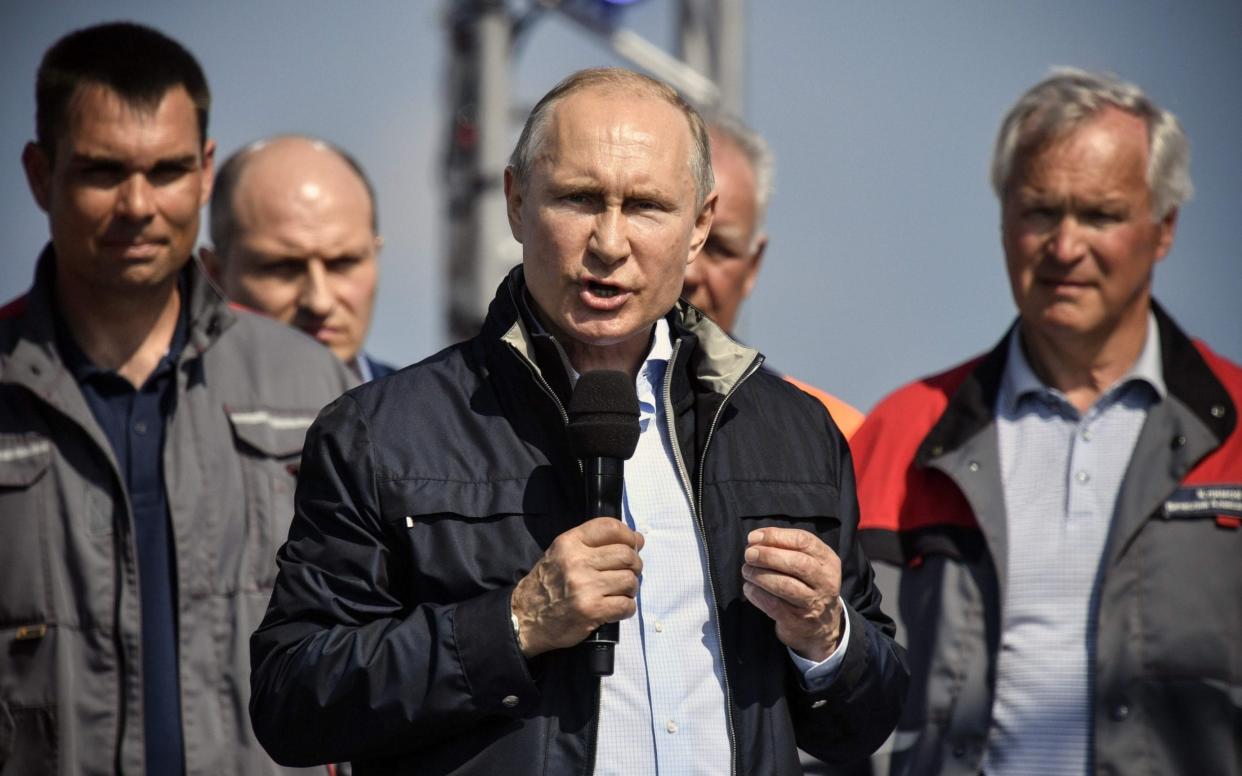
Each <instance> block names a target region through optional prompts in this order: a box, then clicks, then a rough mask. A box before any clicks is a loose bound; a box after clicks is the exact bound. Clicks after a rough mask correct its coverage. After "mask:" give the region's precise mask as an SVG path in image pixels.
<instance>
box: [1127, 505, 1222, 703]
mask: <svg viewBox="0 0 1242 776" xmlns="http://www.w3.org/2000/svg"><path fill="white" fill-rule="evenodd" d="M1210 489H1211V488H1210V487H1201V488H1199V489H1198V490H1199V491H1201V492H1203V491H1208V490H1210ZM1186 490H1193V489H1186ZM1216 490H1218V491H1228V492H1230V493H1233V494H1242V485H1237V484H1232V485H1224V486H1217V487H1216ZM1204 501H1205V502H1206V503H1204V504H1203V505H1202V507H1201V508H1197V509H1195V508H1191V509H1176V508H1170V507H1166V508H1165V510H1163V511H1162V512H1160V513H1158V514H1157V516H1156V517H1154V518H1153V519H1151V520H1149V521H1148V523H1147V524H1146V525H1145V526H1144V528H1143V530H1142V532H1141V533H1140V534H1139V538H1138V539H1137V540H1136V542H1135V544H1134V546H1133V547H1131V548H1129V549H1128V550H1127V551H1126V553H1125V554H1124V555H1123V556H1122V557H1121V559H1120V560H1119V561H1118V567H1119V569H1126V570H1129V571H1131V572H1132V574H1133V575H1134V577H1135V579H1136V580H1137V585H1138V586H1139V592H1138V593H1137V594H1136V595H1135V599H1136V600H1138V601H1141V602H1142V605H1141V606H1138V607H1137V615H1138V619H1139V621H1141V623H1142V640H1143V642H1142V643H1143V645H1144V648H1143V652H1144V658H1145V660H1146V662H1147V664H1148V666H1149V668H1150V670H1151V671H1152V672H1153V673H1156V674H1158V675H1161V676H1182V677H1185V676H1197V677H1203V678H1208V679H1212V680H1216V681H1225V682H1230V683H1233V684H1234V685H1235V686H1236V685H1239V684H1242V640H1239V638H1238V629H1239V628H1240V627H1242V594H1240V593H1239V591H1242V526H1239V525H1238V523H1237V522H1235V521H1237V520H1239V519H1242V509H1239V507H1242V498H1238V497H1237V496H1235V497H1234V498H1233V499H1230V500H1229V501H1228V502H1227V503H1224V504H1220V503H1217V504H1213V503H1211V502H1210V501H1208V500H1207V499H1204ZM1222 501H1224V500H1223V499H1222ZM1180 503H1181V504H1186V503H1187V502H1185V501H1183V502H1180ZM1170 504H1172V505H1174V506H1177V504H1178V502H1173V501H1172V500H1171V501H1170ZM1190 506H1192V507H1193V506H1195V505H1194V504H1190ZM1230 507H1232V508H1230ZM1235 692H1236V689H1235Z"/></svg>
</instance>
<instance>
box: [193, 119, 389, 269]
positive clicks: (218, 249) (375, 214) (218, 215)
mask: <svg viewBox="0 0 1242 776" xmlns="http://www.w3.org/2000/svg"><path fill="white" fill-rule="evenodd" d="M291 138H298V139H302V140H305V141H307V142H309V143H310V144H311V145H312V146H314V147H316V148H321V149H323V150H325V151H330V152H332V153H333V154H336V156H338V157H339V158H340V159H341V161H342V162H344V163H345V165H346V166H347V167H349V169H351V170H353V172H354V174H355V175H357V176H358V180H360V181H362V186H363V188H365V189H366V190H367V198H368V199H369V200H370V202H371V233H372V234H379V205H378V203H377V202H376V201H375V186H374V185H373V184H372V183H371V179H370V178H369V177H368V176H367V172H366V170H364V169H363V168H362V165H361V164H360V163H359V162H358V160H357V159H355V158H354V157H353V155H351V154H350V153H349V152H347V151H346V150H345V149H343V148H341V147H339V146H337V145H335V144H334V143H330V142H328V141H327V140H323V139H322V138H318V137H313V136H311V135H299V134H289V135H272V136H271V137H264V138H260V139H258V140H254V141H252V142H250V143H247V144H246V145H244V146H242V147H241V148H240V149H238V150H237V151H235V152H233V155H232V156H230V157H229V158H228V159H226V160H225V162H224V164H222V165H220V168H219V169H218V170H216V180H215V183H214V185H213V186H212V190H211V205H210V213H211V245H212V248H214V249H215V253H216V255H217V256H218V257H219V258H220V260H221V261H227V260H228V257H229V255H230V252H231V251H232V249H233V243H234V241H236V240H237V236H238V235H237V213H236V211H235V210H234V208H233V199H234V197H236V196H237V184H238V182H239V181H240V180H241V174H242V172H243V171H244V170H245V168H246V163H247V162H248V161H250V157H251V156H253V155H254V154H255V152H256V151H261V150H263V149H264V148H265V147H267V146H268V145H271V144H272V143H274V142H276V141H278V140H288V139H291Z"/></svg>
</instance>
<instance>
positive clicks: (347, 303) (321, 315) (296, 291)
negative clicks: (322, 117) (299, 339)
mask: <svg viewBox="0 0 1242 776" xmlns="http://www.w3.org/2000/svg"><path fill="white" fill-rule="evenodd" d="M378 222H379V221H378V215H377V212H376V206H375V196H374V189H373V188H372V186H371V182H370V181H369V180H368V179H367V177H366V174H365V173H364V172H363V170H362V167H361V166H360V165H359V164H358V162H357V161H355V160H354V159H353V157H351V156H350V155H349V154H347V153H345V152H344V151H342V150H341V149H339V148H337V147H336V146H333V145H332V144H330V143H328V142H326V141H323V140H319V139H317V138H312V137H306V136H303V135H282V136H278V137H271V138H266V139H263V140H259V141H257V142H254V143H251V144H250V145H248V146H246V147H245V148H243V149H242V150H240V151H238V152H237V153H235V154H233V156H231V157H229V159H228V160H227V161H226V162H225V163H224V164H223V165H221V166H220V171H219V174H218V175H217V176H216V186H215V193H214V194H213V195H212V198H211V240H212V249H211V250H208V249H204V250H203V253H202V257H203V261H204V264H205V266H206V267H207V271H208V272H209V273H210V274H211V275H212V277H213V278H215V280H216V281H217V282H218V283H219V284H220V287H221V288H223V289H224V293H225V294H227V295H228V296H229V298H230V299H233V300H235V301H237V302H240V303H241V304H244V305H246V306H247V307H250V308H252V309H255V310H258V311H259V312H261V313H265V314H267V315H270V316H272V317H273V318H276V319H277V320H279V321H281V322H283V323H287V324H289V325H291V326H294V327H296V328H298V329H301V330H302V331H304V332H306V333H307V334H309V335H310V336H312V337H314V338H315V339H316V340H318V341H319V342H320V343H321V344H323V345H325V346H326V347H328V348H330V349H331V350H332V352H333V353H334V354H335V355H336V357H337V358H339V359H341V361H342V362H344V363H345V365H346V366H347V367H349V369H350V371H352V372H353V373H354V374H355V375H356V376H357V377H358V378H359V379H360V380H362V381H363V382H366V381H367V380H371V379H373V378H376V377H383V376H385V375H388V374H392V372H393V371H394V370H393V368H392V367H391V366H389V365H388V364H384V363H382V362H380V361H377V360H375V359H374V358H372V357H371V356H369V355H367V354H366V353H365V352H364V351H363V344H364V343H365V341H366V336H367V330H368V329H369V328H370V326H371V310H372V308H373V307H374V305H375V289H376V283H377V281H378V280H379V266H378V264H379V262H378V258H379V251H380V247H381V246H382V245H383V238H381V237H380V236H379V233H378V229H377V226H378Z"/></svg>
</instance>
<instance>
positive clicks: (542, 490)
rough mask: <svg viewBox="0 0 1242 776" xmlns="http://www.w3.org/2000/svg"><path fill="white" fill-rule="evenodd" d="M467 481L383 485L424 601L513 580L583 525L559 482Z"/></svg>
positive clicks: (384, 502) (389, 518) (392, 525)
mask: <svg viewBox="0 0 1242 776" xmlns="http://www.w3.org/2000/svg"><path fill="white" fill-rule="evenodd" d="M540 471H541V469H536V470H535V472H534V473H533V474H532V476H531V477H529V478H516V479H506V480H495V481H477V482H465V481H454V480H437V479H424V478H410V479H398V480H390V481H386V482H381V483H380V485H379V487H380V503H381V507H382V512H383V515H384V520H385V522H386V523H387V524H388V526H389V529H390V530H392V531H394V532H395V533H396V534H397V535H398V536H401V537H403V539H402V547H403V548H404V552H406V553H407V554H408V555H409V559H410V562H409V565H408V567H409V569H410V574H411V579H410V581H409V582H410V585H411V587H412V590H413V591H415V594H416V595H417V597H418V598H419V599H420V600H431V601H457V600H463V599H465V598H470V597H472V596H475V595H479V594H481V593H483V592H486V591H488V590H493V589H495V588H497V587H502V586H504V585H507V584H512V583H514V582H516V581H517V580H518V579H520V578H521V577H522V575H524V574H525V573H526V572H528V571H529V570H530V569H531V567H532V566H534V564H535V561H537V560H538V559H539V557H540V556H541V555H542V554H543V551H544V550H545V549H546V548H547V547H548V546H549V545H551V544H552V542H553V541H554V540H555V539H556V537H557V536H559V535H560V534H561V533H564V532H565V531H567V530H569V529H570V528H572V527H573V526H575V525H577V524H578V523H579V522H581V521H580V520H579V519H575V517H574V516H573V515H571V514H569V509H568V507H567V506H565V505H563V504H562V503H561V502H560V501H559V499H558V496H557V490H556V489H555V487H556V486H555V481H554V479H552V478H551V477H550V474H549V479H545V478H544V476H543V475H541V474H540Z"/></svg>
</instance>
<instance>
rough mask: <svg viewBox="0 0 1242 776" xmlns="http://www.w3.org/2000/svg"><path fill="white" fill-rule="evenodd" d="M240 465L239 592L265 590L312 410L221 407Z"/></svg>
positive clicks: (285, 529) (288, 514) (287, 518)
mask: <svg viewBox="0 0 1242 776" xmlns="http://www.w3.org/2000/svg"><path fill="white" fill-rule="evenodd" d="M225 412H226V414H227V415H228V419H229V425H230V426H231V428H232V430H233V440H234V443H235V445H236V449H237V453H238V457H239V459H240V462H241V470H242V487H243V489H244V490H245V503H246V546H245V548H244V549H243V554H244V555H245V556H246V557H245V559H244V560H243V562H242V566H241V574H242V579H241V580H240V584H241V588H242V590H246V591H252V592H253V591H267V590H270V589H271V587H272V584H273V582H274V581H275V579H276V550H277V549H278V548H279V547H280V545H281V544H283V543H284V541H285V538H286V537H287V536H288V533H289V523H290V522H291V521H292V520H293V492H294V487H295V485H296V483H297V471H298V462H299V461H300V458H301V453H302V443H303V442H304V441H305V439H306V430H307V429H308V428H310V425H311V423H313V422H314V420H315V416H316V412H315V411H314V410H298V409H294V410H289V409H274V408H269V407H245V408H237V407H226V408H225Z"/></svg>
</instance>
